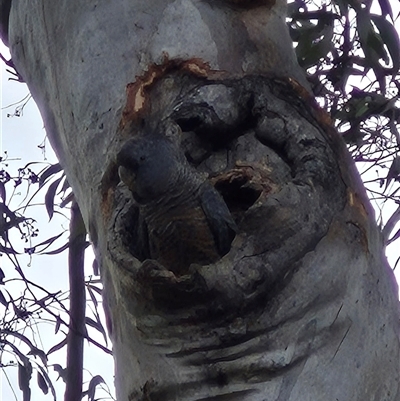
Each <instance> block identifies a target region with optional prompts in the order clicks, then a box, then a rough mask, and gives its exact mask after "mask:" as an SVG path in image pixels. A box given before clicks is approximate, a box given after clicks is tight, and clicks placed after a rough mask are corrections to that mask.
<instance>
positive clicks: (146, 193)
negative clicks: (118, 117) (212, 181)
mask: <svg viewBox="0 0 400 401" xmlns="http://www.w3.org/2000/svg"><path fill="white" fill-rule="evenodd" d="M183 157H184V156H183ZM181 158H182V156H181V154H180V152H179V149H178V147H177V145H176V144H174V143H173V142H172V141H171V140H169V139H168V138H167V137H165V136H162V135H147V136H140V137H137V138H132V139H129V140H128V141H127V142H126V143H125V144H124V145H123V146H122V148H121V150H120V151H119V153H118V155H117V164H118V166H119V169H118V173H119V176H120V179H121V180H122V181H123V182H124V183H125V184H126V185H127V187H128V188H129V190H130V191H131V192H132V194H133V197H134V199H135V200H136V201H137V202H138V203H143V204H145V203H148V202H150V201H154V200H157V199H158V198H160V197H162V196H163V195H164V194H166V193H167V192H168V191H169V189H170V188H171V187H172V186H173V185H174V184H175V182H176V179H177V178H178V176H179V173H180V168H181V167H180V166H181V165H183V164H182V160H181Z"/></svg>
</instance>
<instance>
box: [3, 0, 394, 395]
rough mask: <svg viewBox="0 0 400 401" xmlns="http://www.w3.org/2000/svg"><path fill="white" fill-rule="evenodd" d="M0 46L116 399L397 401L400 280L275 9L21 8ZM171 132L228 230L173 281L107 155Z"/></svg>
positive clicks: (212, 5) (101, 0) (186, 5)
mask: <svg viewBox="0 0 400 401" xmlns="http://www.w3.org/2000/svg"><path fill="white" fill-rule="evenodd" d="M9 40H10V46H11V51H12V56H13V60H14V63H15V65H16V67H17V69H18V71H19V73H20V74H21V75H22V76H23V77H24V78H25V80H26V82H27V83H28V85H29V87H30V90H31V92H32V95H33V96H34V98H35V100H36V102H37V103H38V105H39V108H40V110H41V113H42V116H43V119H44V122H45V125H46V130H47V133H48V136H49V138H50V141H51V143H52V146H53V147H54V149H55V151H56V153H57V155H58V157H59V159H60V162H61V164H62V166H63V167H64V169H65V172H66V174H67V177H68V180H69V182H70V184H71V186H72V188H73V190H74V193H75V195H76V198H77V201H78V203H79V206H80V209H81V211H82V214H83V217H84V220H85V224H86V226H87V228H88V231H89V232H90V236H91V240H92V242H93V246H94V249H95V253H96V258H97V260H98V261H99V264H100V266H101V273H102V278H103V283H104V301H105V310H106V315H107V320H108V329H109V332H110V335H111V338H112V341H113V346H114V355H115V366H116V373H115V377H116V388H117V396H118V400H120V401H122V400H143V401H144V400H152V401H156V400H186V401H187V400H199V399H214V400H217V399H218V400H222V399H226V400H252V401H253V400H254V401H255V400H279V401H289V400H290V401H298V400H302V401H307V400H313V401H315V400H323V399H326V400H340V401H347V400H360V401H361V400H363V401H368V400H371V401H372V400H387V401H389V400H398V399H399V397H400V391H399V372H400V369H399V368H400V366H399V361H400V359H399V340H398V329H399V328H398V320H399V315H398V301H397V287H396V284H395V281H394V278H393V275H392V272H391V270H390V268H389V267H388V265H387V263H386V260H385V258H384V256H383V252H382V243H381V239H380V234H379V231H378V229H377V227H376V224H375V221H374V214H373V211H372V209H371V206H370V204H369V202H368V200H367V199H366V196H365V192H364V189H363V186H362V183H361V182H360V179H359V177H358V175H357V173H356V172H355V168H354V165H353V163H352V161H351V160H350V158H349V156H348V154H347V152H346V149H345V147H344V145H343V143H342V141H341V140H340V138H339V137H338V135H337V134H336V133H335V132H334V131H333V129H332V128H331V126H330V123H329V119H328V118H327V117H326V116H325V115H324V113H323V112H322V111H320V110H318V108H317V107H316V106H315V105H314V104H313V101H312V99H311V98H310V96H309V94H308V91H307V83H306V80H305V79H304V77H303V75H302V72H301V70H300V68H299V67H298V66H297V65H296V63H295V58H294V54H293V50H292V44H291V42H290V39H289V35H288V32H287V29H286V26H285V2H283V1H281V0H277V1H276V2H273V1H269V0H268V1H256V0H253V1H252V0H248V1H245V0H242V1H240V0H236V1H234V0H232V1H230V2H229V1H223V0H218V1H217V0H215V1H212V0H209V1H200V0H152V1H150V0H146V1H140V0H135V1H134V0H120V1H118V2H116V1H114V2H111V1H106V0H98V1H88V0H75V1H72V0H70V1H64V2H60V1H43V0H42V1H40V0H37V1H31V0H18V1H17V0H15V1H13V3H12V8H11V14H10V37H9ZM171 128H172V131H173V132H175V133H173V134H172V136H174V141H175V142H176V143H177V144H178V145H179V147H180V152H183V153H184V154H185V156H186V158H187V160H188V162H189V163H190V165H191V167H190V169H191V170H190V171H191V172H190V174H191V175H190V177H192V176H193V177H194V176H196V177H203V178H202V179H203V180H204V179H205V178H204V177H207V179H206V180H207V181H208V182H211V183H212V184H213V185H214V187H215V188H216V189H217V190H218V191H219V192H220V194H221V195H222V196H223V199H224V202H225V203H226V205H227V206H228V208H229V210H230V213H231V215H232V217H233V219H234V220H235V223H236V225H237V227H238V229H237V234H236V237H235V239H234V240H233V242H232V245H231V249H230V251H229V252H228V253H227V254H226V255H225V256H223V257H222V258H221V259H220V260H218V261H216V262H215V263H212V264H209V265H201V264H198V263H194V264H192V265H191V266H190V267H188V269H186V270H185V271H183V272H182V271H181V272H180V273H179V274H175V273H174V272H173V271H172V270H173V267H171V266H164V265H161V264H160V263H158V262H157V261H154V260H149V256H148V254H147V256H146V253H143V252H141V250H140V249H139V246H138V244H144V243H146V241H147V242H148V241H150V240H151V239H152V238H153V237H154V236H156V235H157V230H155V231H151V232H148V233H146V234H145V233H144V232H143V230H142V214H143V210H144V209H143V207H142V206H141V205H140V204H138V203H137V202H136V201H135V200H134V199H133V197H132V193H131V192H130V191H129V190H128V188H127V187H126V186H125V185H124V184H122V183H120V182H119V177H118V164H117V161H116V160H117V159H116V156H117V153H118V152H119V150H120V149H121V147H122V146H123V145H124V143H125V142H126V141H127V140H128V139H129V138H133V137H138V136H139V137H144V138H150V135H154V133H157V134H158V135H161V136H163V137H168V138H170V136H171V132H170V131H171ZM180 130H182V133H181V134H180V133H179V131H180ZM176 132H178V134H176ZM177 137H178V139H176V138H177ZM168 140H169V139H168ZM195 170H197V172H195ZM152 189H154V188H152ZM178 206H180V205H179V204H178ZM184 206H185V207H186V206H187V205H185V204H184V202H183V201H182V207H184ZM211 209H212V208H211ZM185 210H186V209H185ZM157 212H158V213H159V214H160V215H161V214H163V213H164V217H165V215H166V213H167V212H166V211H165V210H163V209H162V207H161V206H160V208H159V210H157ZM210 213H211V214H212V213H217V212H215V211H211V212H210ZM189 221H190V216H189ZM194 224H196V221H195V220H193V225H194ZM193 227H194V226H193ZM201 240H202V239H201V238H199V241H201ZM204 244H205V245H204V246H205V247H206V246H208V245H207V244H206V242H205V243H204ZM147 245H148V244H147ZM178 247H179V244H176V243H172V244H170V248H169V251H171V252H172V253H173V252H175V253H177V254H179V252H180V251H178ZM145 259H146V260H145Z"/></svg>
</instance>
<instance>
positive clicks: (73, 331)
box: [64, 201, 86, 401]
mask: <svg viewBox="0 0 400 401" xmlns="http://www.w3.org/2000/svg"><path fill="white" fill-rule="evenodd" d="M69 243H70V245H69V255H68V257H69V262H68V269H69V284H70V325H69V333H68V342H67V380H66V389H65V395H64V400H65V401H80V400H81V398H82V375H83V341H84V338H85V307H86V299H85V277H84V256H85V249H86V229H85V225H84V223H83V220H82V215H81V212H80V210H79V207H78V204H77V203H76V201H74V202H73V203H72V207H71V222H70V239H69Z"/></svg>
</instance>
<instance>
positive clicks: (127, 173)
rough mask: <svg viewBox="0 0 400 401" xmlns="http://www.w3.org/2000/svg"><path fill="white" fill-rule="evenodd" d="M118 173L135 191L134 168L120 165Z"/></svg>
mask: <svg viewBox="0 0 400 401" xmlns="http://www.w3.org/2000/svg"><path fill="white" fill-rule="evenodd" d="M118 175H119V178H120V179H121V181H122V182H123V183H124V184H125V185H126V186H127V187H128V188H129V189H130V190H131V191H133V189H134V187H135V178H136V176H135V174H134V173H133V171H132V170H129V169H127V168H126V167H124V166H119V168H118Z"/></svg>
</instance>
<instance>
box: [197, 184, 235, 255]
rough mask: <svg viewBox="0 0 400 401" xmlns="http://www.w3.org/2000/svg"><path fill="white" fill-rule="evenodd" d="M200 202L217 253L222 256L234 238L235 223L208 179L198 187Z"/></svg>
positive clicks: (227, 250)
mask: <svg viewBox="0 0 400 401" xmlns="http://www.w3.org/2000/svg"><path fill="white" fill-rule="evenodd" d="M200 203H201V207H202V209H203V211H204V214H205V216H206V218H207V221H208V224H209V226H210V229H211V232H212V233H213V236H214V239H215V243H216V246H217V249H218V253H219V254H220V255H221V256H223V255H225V254H227V253H228V252H229V250H230V248H231V243H232V241H233V239H234V238H235V235H236V232H237V226H236V223H235V222H234V220H233V218H232V215H231V213H230V211H229V209H228V206H226V203H225V201H224V199H223V198H222V196H221V195H220V194H219V193H218V192H217V190H216V189H215V188H214V187H213V186H212V185H211V184H210V183H209V182H208V181H206V182H204V183H203V184H202V186H201V188H200Z"/></svg>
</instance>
